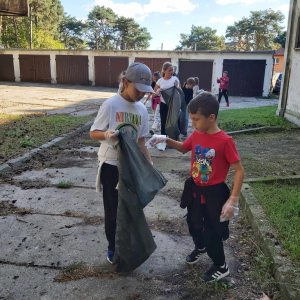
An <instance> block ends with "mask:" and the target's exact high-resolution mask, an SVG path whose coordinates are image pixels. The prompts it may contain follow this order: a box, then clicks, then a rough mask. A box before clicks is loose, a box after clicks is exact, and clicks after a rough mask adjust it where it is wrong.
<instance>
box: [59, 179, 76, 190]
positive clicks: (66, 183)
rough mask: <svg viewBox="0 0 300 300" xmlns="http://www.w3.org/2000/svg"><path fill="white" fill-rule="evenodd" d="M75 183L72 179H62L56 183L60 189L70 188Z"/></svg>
mask: <svg viewBox="0 0 300 300" xmlns="http://www.w3.org/2000/svg"><path fill="white" fill-rule="evenodd" d="M73 185H74V183H73V182H71V181H64V180H62V181H60V182H59V183H58V184H56V187H57V188H59V189H70V188H71V187H72V186H73Z"/></svg>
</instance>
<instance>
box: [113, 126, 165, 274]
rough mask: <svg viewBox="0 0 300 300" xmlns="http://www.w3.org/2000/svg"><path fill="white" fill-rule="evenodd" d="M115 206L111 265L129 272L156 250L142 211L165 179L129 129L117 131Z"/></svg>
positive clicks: (162, 185) (118, 269) (120, 270)
mask: <svg viewBox="0 0 300 300" xmlns="http://www.w3.org/2000/svg"><path fill="white" fill-rule="evenodd" d="M119 140H120V142H119V144H118V169H119V184H118V191H119V204H118V213H117V230H116V246H115V253H114V263H115V265H116V271H118V272H128V271H133V270H134V269H136V268H137V267H139V266H140V265H141V264H142V263H143V262H145V261H146V260H147V259H148V258H149V256H150V255H151V254H152V253H153V252H154V250H155V249H156V244H155V242H154V239H153V236H152V233H151V231H150V229H149V227H148V224H147V221H146V217H145V215H144V211H143V208H144V207H145V206H146V205H147V204H148V203H149V202H151V201H152V200H153V199H154V197H155V195H156V193H157V192H158V191H159V190H160V189H162V188H163V187H164V186H165V185H166V183H167V180H166V179H165V178H164V176H163V175H162V174H161V173H160V172H159V171H158V170H157V169H156V168H155V167H154V166H152V165H151V164H150V163H149V161H148V160H147V158H146V157H145V155H144V154H143V153H142V151H141V150H140V147H139V146H138V144H137V143H136V140H135V137H134V135H133V134H132V132H131V130H130V129H129V128H127V129H123V130H120V131H119Z"/></svg>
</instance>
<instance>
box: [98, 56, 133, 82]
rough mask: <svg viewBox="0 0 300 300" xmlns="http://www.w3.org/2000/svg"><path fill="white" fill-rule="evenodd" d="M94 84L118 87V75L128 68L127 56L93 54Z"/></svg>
mask: <svg viewBox="0 0 300 300" xmlns="http://www.w3.org/2000/svg"><path fill="white" fill-rule="evenodd" d="M94 60H95V84H96V85H97V86H106V87H118V86H119V75H120V74H121V72H122V71H124V70H126V69H127V68H128V57H108V56H95V58H94Z"/></svg>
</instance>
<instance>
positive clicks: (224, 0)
mask: <svg viewBox="0 0 300 300" xmlns="http://www.w3.org/2000/svg"><path fill="white" fill-rule="evenodd" d="M264 1H265V0H217V2H216V3H217V4H220V5H227V4H235V3H242V4H246V5H250V4H253V3H255V2H264Z"/></svg>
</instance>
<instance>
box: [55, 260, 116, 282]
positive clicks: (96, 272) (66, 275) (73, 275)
mask: <svg viewBox="0 0 300 300" xmlns="http://www.w3.org/2000/svg"><path fill="white" fill-rule="evenodd" d="M90 277H96V278H106V279H117V278H118V274H117V273H116V272H110V271H108V270H105V269H101V268H87V267H85V266H84V264H82V263H77V264H73V265H70V266H69V267H67V268H66V269H65V270H63V271H62V272H61V273H59V274H58V275H57V276H55V278H54V281H55V282H67V281H73V280H80V279H83V278H90Z"/></svg>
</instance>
